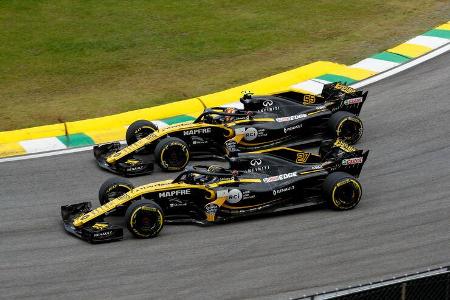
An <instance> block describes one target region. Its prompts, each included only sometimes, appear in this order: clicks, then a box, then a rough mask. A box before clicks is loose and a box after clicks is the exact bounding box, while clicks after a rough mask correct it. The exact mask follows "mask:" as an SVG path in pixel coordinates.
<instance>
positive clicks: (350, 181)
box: [323, 172, 362, 210]
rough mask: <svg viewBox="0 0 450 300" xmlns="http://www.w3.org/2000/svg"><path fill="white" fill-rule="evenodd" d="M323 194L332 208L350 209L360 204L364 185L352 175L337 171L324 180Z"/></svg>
mask: <svg viewBox="0 0 450 300" xmlns="http://www.w3.org/2000/svg"><path fill="white" fill-rule="evenodd" d="M323 196H324V198H325V200H326V201H327V204H328V206H329V207H330V208H332V209H335V210H349V209H352V208H354V207H355V206H356V205H358V203H359V201H360V200H361V196H362V187H361V184H360V183H359V181H358V180H357V179H356V178H355V177H354V176H352V175H350V174H347V173H344V172H335V173H331V174H330V175H328V177H327V178H326V179H325V181H324V182H323Z"/></svg>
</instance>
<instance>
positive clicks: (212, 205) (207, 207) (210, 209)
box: [205, 202, 219, 216]
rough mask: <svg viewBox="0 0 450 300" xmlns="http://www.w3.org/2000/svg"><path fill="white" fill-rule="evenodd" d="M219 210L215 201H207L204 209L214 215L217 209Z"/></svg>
mask: <svg viewBox="0 0 450 300" xmlns="http://www.w3.org/2000/svg"><path fill="white" fill-rule="evenodd" d="M218 210H219V206H218V205H217V204H215V203H212V202H210V203H208V204H206V205H205V211H206V213H207V214H209V215H213V216H214V215H215V214H216V213H217V211H218Z"/></svg>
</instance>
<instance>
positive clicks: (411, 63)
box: [0, 43, 450, 163]
mask: <svg viewBox="0 0 450 300" xmlns="http://www.w3.org/2000/svg"><path fill="white" fill-rule="evenodd" d="M447 51H450V43H449V44H447V45H445V46H442V47H440V48H437V49H435V50H433V51H431V52H428V53H427V54H425V55H423V56H421V57H419V58H416V59H414V60H412V61H409V62H407V63H405V64H403V65H400V66H398V67H396V68H394V69H391V70H389V71H386V72H383V73H380V74H377V75H375V76H372V77H370V78H368V79H364V80H362V81H359V82H357V83H355V84H352V85H351V87H353V88H360V87H363V86H366V85H369V84H372V83H374V82H377V81H380V80H382V79H385V78H387V77H389V76H392V75H395V74H397V73H400V72H402V71H404V70H407V69H409V68H412V67H415V66H417V65H418V64H421V63H423V62H426V61H427V60H430V59H432V58H435V57H436V56H439V55H441V54H444V53H445V52H447ZM89 150H92V146H88V147H82V148H72V149H66V150H59V151H52V152H46V153H39V154H30V155H23V156H15V157H6V158H1V159H0V163H2V162H8V161H18V160H26V159H32V158H40V157H48V156H56V155H62V154H69V153H76V152H82V151H89Z"/></svg>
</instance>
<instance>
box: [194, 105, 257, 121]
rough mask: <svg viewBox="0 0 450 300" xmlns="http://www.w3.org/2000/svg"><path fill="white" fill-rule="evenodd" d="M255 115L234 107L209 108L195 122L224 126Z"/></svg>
mask: <svg viewBox="0 0 450 300" xmlns="http://www.w3.org/2000/svg"><path fill="white" fill-rule="evenodd" d="M253 114H254V113H253V112H251V111H245V110H241V109H237V108H234V107H213V108H207V109H205V111H204V112H203V113H202V114H201V115H200V116H199V117H198V118H197V119H196V120H195V121H194V123H199V122H204V123H207V124H224V123H230V122H234V121H236V120H243V119H246V118H249V117H251V116H252V115H253Z"/></svg>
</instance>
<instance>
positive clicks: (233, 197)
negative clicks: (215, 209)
mask: <svg viewBox="0 0 450 300" xmlns="http://www.w3.org/2000/svg"><path fill="white" fill-rule="evenodd" d="M222 197H227V202H228V203H232V204H234V203H238V202H239V201H241V200H242V197H243V194H242V191H241V190H238V189H231V190H220V191H217V198H222Z"/></svg>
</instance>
